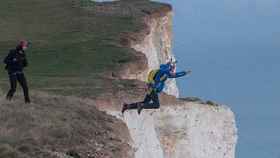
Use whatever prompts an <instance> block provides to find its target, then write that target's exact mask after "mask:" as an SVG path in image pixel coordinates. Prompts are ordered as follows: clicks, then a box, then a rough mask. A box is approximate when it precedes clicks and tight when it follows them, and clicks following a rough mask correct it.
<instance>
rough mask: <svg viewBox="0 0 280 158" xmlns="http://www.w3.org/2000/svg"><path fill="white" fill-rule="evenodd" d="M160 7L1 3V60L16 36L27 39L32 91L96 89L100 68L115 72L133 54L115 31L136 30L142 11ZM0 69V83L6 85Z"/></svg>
mask: <svg viewBox="0 0 280 158" xmlns="http://www.w3.org/2000/svg"><path fill="white" fill-rule="evenodd" d="M100 6H101V7H100ZM159 6H161V4H159V3H154V2H149V1H144V0H143V1H141V0H138V1H133V0H131V1H123V2H114V3H105V4H100V3H96V2H91V1H89V0H59V1H57V0H24V1H22V0H13V1H1V2H0V15H1V16H0V28H1V29H0V35H1V36H0V59H1V60H3V58H4V57H5V56H6V55H7V53H8V50H9V49H12V48H14V47H15V45H16V43H17V41H18V40H19V39H28V40H30V41H32V47H31V48H30V49H29V50H28V51H27V56H28V60H29V67H28V68H27V69H26V74H27V77H28V80H29V84H30V86H31V87H32V89H39V90H46V87H51V88H50V89H56V90H55V92H61V91H63V94H67V91H66V90H65V89H63V90H58V89H59V88H63V87H72V88H73V89H74V88H75V87H78V88H77V89H76V90H75V92H73V91H71V90H70V89H68V90H70V91H69V94H73V93H77V92H76V91H79V90H89V89H90V90H93V91H92V92H96V91H95V90H98V91H99V90H100V88H95V87H100V86H99V85H102V79H103V78H104V76H102V74H104V72H113V71H117V70H118V69H120V67H121V64H125V63H126V62H130V61H133V59H134V58H135V57H134V56H133V53H131V51H132V50H131V49H129V48H126V47H122V46H120V45H119V40H120V34H121V33H123V32H134V31H137V30H140V29H141V28H142V27H143V24H142V23H141V20H140V17H142V16H143V14H144V13H143V10H149V11H152V10H154V9H158V8H159ZM100 8H101V9H100ZM104 8H105V10H102V9H104ZM2 67H3V68H4V65H2ZM3 68H2V69H0V87H2V88H4V89H6V88H7V86H8V85H7V75H6V72H5V71H4V69H3ZM73 78H74V79H73ZM83 86H85V87H84V88H81V87H83ZM89 87H90V88H89ZM81 93H83V92H81Z"/></svg>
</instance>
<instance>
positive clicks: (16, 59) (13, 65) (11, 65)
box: [4, 47, 27, 74]
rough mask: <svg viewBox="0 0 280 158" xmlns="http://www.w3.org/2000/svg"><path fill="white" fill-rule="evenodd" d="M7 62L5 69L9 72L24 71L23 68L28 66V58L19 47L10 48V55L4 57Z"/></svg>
mask: <svg viewBox="0 0 280 158" xmlns="http://www.w3.org/2000/svg"><path fill="white" fill-rule="evenodd" d="M4 63H5V64H6V67H5V69H6V70H7V71H8V73H9V74H13V73H16V72H22V71H23V68H24V67H26V66H27V59H26V56H25V53H24V51H23V50H22V49H20V48H19V47H17V48H16V49H12V50H10V52H9V54H8V56H7V57H6V58H5V59H4Z"/></svg>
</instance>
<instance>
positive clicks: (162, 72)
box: [151, 64, 187, 93]
mask: <svg viewBox="0 0 280 158" xmlns="http://www.w3.org/2000/svg"><path fill="white" fill-rule="evenodd" d="M186 74H187V73H186V72H185V71H181V72H176V73H174V74H173V73H171V65H170V64H162V65H160V69H159V71H158V72H157V73H156V76H155V79H154V81H155V82H154V84H152V85H151V87H152V88H153V90H155V91H156V92H157V93H160V92H161V91H162V90H163V88H164V86H165V83H164V82H165V81H166V80H167V79H168V78H178V77H182V76H185V75H186Z"/></svg>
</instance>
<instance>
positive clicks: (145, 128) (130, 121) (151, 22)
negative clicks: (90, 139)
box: [107, 11, 237, 158]
mask: <svg viewBox="0 0 280 158" xmlns="http://www.w3.org/2000/svg"><path fill="white" fill-rule="evenodd" d="M144 22H145V23H146V24H147V26H148V27H149V30H150V31H149V33H148V34H147V35H146V37H145V38H144V39H143V40H142V41H140V42H138V43H134V44H133V45H132V46H131V47H132V48H134V49H135V50H137V51H138V52H142V53H144V54H145V55H146V58H147V60H148V70H145V71H144V72H143V73H142V75H140V76H138V78H137V79H139V80H144V79H145V78H146V74H147V72H148V71H149V70H150V69H154V68H157V67H158V66H159V65H160V64H161V63H165V62H166V60H168V59H169V58H170V57H171V56H174V55H173V54H172V52H171V43H172V32H171V30H172V11H168V12H164V14H162V13H161V14H160V16H146V17H145V18H144ZM181 88H184V87H181ZM165 92H166V93H167V94H170V95H174V96H176V97H178V96H179V93H178V88H177V86H176V82H175V80H171V81H169V82H168V84H167V89H166V90H165ZM107 113H109V114H111V115H114V116H116V117H118V118H120V119H122V120H123V121H124V122H125V123H126V125H127V127H128V128H129V131H130V135H131V138H132V140H133V142H131V143H132V146H133V148H134V151H135V158H234V157H235V145H236V142H237V128H236V124H235V118H234V114H233V112H232V111H231V110H230V109H229V108H228V107H226V106H221V105H219V106H216V105H208V104H202V103H199V102H189V101H184V100H180V99H177V101H175V102H173V103H168V104H164V105H162V106H161V108H160V109H159V110H143V112H142V113H141V115H138V114H137V112H136V111H128V112H125V114H124V116H122V115H121V114H120V112H119V111H112V110H107Z"/></svg>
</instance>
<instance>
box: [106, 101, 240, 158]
mask: <svg viewBox="0 0 280 158" xmlns="http://www.w3.org/2000/svg"><path fill="white" fill-rule="evenodd" d="M110 114H112V115H115V116H117V117H118V118H120V119H122V120H123V121H124V122H125V123H126V124H127V126H128V128H129V131H130V134H131V137H132V139H133V141H134V142H133V144H132V146H133V147H134V149H135V158H146V157H149V158H234V155H235V144H236V141H237V134H236V133H237V129H236V127H235V120H234V114H233V113H232V112H231V110H230V109H229V108H227V107H225V106H213V105H207V104H200V103H194V102H184V101H177V102H174V103H171V104H167V105H166V106H165V105H164V106H162V107H161V109H160V110H145V111H144V112H143V113H142V114H141V115H138V114H137V112H136V111H129V112H127V113H125V115H124V117H122V116H121V115H120V114H119V112H117V111H110Z"/></svg>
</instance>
